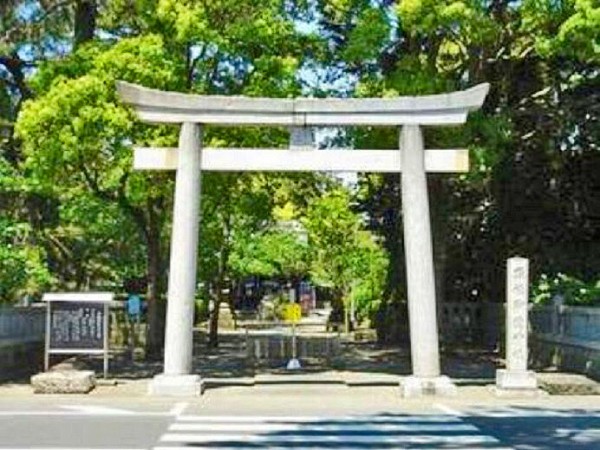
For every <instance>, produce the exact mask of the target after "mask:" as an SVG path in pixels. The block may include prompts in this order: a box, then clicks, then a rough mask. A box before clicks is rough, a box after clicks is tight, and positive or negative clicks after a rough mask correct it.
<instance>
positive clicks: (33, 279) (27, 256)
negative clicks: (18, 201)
mask: <svg viewBox="0 0 600 450" xmlns="http://www.w3.org/2000/svg"><path fill="white" fill-rule="evenodd" d="M30 235H31V229H30V227H29V226H28V225H27V224H23V223H11V221H8V220H6V219H1V220H0V303H2V302H11V301H14V300H16V299H18V298H20V297H21V296H23V295H39V294H41V293H42V292H43V291H44V290H45V289H47V288H49V287H50V286H51V285H52V283H53V281H54V280H53V277H52V275H51V273H50V271H49V270H48V267H47V266H46V265H45V255H44V253H43V250H42V249H41V248H40V247H37V246H35V245H31V244H29V243H28V242H27V241H28V240H29V239H30Z"/></svg>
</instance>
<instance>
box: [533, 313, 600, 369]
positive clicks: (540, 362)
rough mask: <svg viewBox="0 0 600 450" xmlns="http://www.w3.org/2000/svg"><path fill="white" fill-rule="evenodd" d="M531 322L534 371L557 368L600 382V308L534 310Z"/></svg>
mask: <svg viewBox="0 0 600 450" xmlns="http://www.w3.org/2000/svg"><path fill="white" fill-rule="evenodd" d="M529 321H530V326H531V330H530V331H531V340H530V355H531V359H532V363H533V365H534V367H538V368H540V367H556V368H558V369H560V370H565V371H573V372H578V373H583V374H586V375H588V376H589V377H591V378H594V379H596V380H600V308H586V307H577V306H562V305H559V306H543V307H534V308H532V309H531V311H530V313H529Z"/></svg>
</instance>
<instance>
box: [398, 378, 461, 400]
mask: <svg viewBox="0 0 600 450" xmlns="http://www.w3.org/2000/svg"><path fill="white" fill-rule="evenodd" d="M400 390H401V393H402V397H405V398H411V397H422V396H424V395H435V396H441V397H451V396H454V395H456V393H457V392H456V386H455V385H454V383H452V380H450V378H448V377H447V376H439V377H435V378H422V377H417V376H414V375H412V376H410V377H406V378H404V379H403V380H402V381H400Z"/></svg>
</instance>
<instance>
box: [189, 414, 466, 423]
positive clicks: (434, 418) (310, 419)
mask: <svg viewBox="0 0 600 450" xmlns="http://www.w3.org/2000/svg"><path fill="white" fill-rule="evenodd" d="M178 420H179V421H182V422H205V423H218V422H229V423H261V422H267V423H320V422H325V423H339V422H357V423H382V422H383V423H413V422H432V423H440V422H441V423H448V422H461V420H460V419H458V418H457V417H454V416H448V415H429V414H423V415H420V416H392V415H390V416H337V417H336V416H322V417H319V416H193V415H190V416H179V417H178Z"/></svg>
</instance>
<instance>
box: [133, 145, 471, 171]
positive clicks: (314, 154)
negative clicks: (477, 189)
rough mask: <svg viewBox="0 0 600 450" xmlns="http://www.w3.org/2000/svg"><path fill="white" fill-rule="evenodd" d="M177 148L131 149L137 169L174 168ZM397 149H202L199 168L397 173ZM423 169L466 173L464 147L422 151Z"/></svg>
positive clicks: (398, 163)
mask: <svg viewBox="0 0 600 450" xmlns="http://www.w3.org/2000/svg"><path fill="white" fill-rule="evenodd" d="M177 156H178V149H176V148H135V153H134V161H133V167H134V168H135V169H137V170H176V169H177V159H178V158H177ZM401 156H402V155H401V153H400V151H399V150H295V149H292V150H288V149H223V148H205V149H202V158H201V161H202V162H201V168H202V170H203V171H212V172H230V171H231V172H237V171H246V172H247V171H250V172H253V171H281V172H306V171H313V170H316V171H323V172H388V173H394V172H396V173H397V172H401V169H402V168H401V159H402V158H401ZM425 170H426V171H427V172H448V173H449V172H466V171H468V170H469V152H468V150H425Z"/></svg>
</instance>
